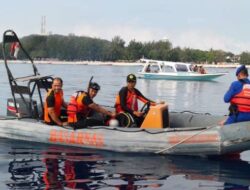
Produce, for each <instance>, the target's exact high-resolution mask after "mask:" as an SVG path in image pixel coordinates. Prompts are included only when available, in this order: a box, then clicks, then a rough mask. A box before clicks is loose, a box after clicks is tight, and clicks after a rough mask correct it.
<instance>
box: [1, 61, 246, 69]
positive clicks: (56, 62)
mask: <svg viewBox="0 0 250 190" xmlns="http://www.w3.org/2000/svg"><path fill="white" fill-rule="evenodd" d="M3 62H4V60H0V63H3ZM9 63H24V61H22V60H11V61H9ZM34 63H35V64H55V65H57V64H58V65H64V64H65V65H70V64H74V65H97V66H105V65H109V66H110V65H113V66H142V65H143V63H140V62H125V61H122V62H110V61H107V62H104V61H59V60H34ZM194 65H198V66H200V65H202V66H203V67H205V68H236V67H238V66H239V63H220V64H195V63H194ZM247 67H248V68H250V66H247Z"/></svg>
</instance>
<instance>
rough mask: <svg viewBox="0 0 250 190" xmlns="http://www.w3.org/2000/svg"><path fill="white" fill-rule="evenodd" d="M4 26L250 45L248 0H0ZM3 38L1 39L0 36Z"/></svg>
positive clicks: (201, 44) (186, 44)
mask: <svg viewBox="0 0 250 190" xmlns="http://www.w3.org/2000/svg"><path fill="white" fill-rule="evenodd" d="M0 3H1V7H2V8H1V11H0V32H1V34H3V32H4V31H5V30H7V29H13V30H14V31H15V32H16V33H17V34H18V36H19V37H23V36H27V35H30V34H40V33H41V22H42V17H43V16H45V18H46V25H45V30H46V33H51V34H62V35H68V34H75V35H79V36H90V37H95V38H101V39H107V40H112V38H113V37H114V36H120V37H121V38H122V39H124V40H125V41H126V44H128V43H129V41H131V40H135V41H141V42H148V41H158V40H165V39H168V40H169V41H170V42H171V43H172V44H173V47H177V46H178V47H181V48H193V49H201V50H209V49H211V48H212V49H221V50H224V51H230V52H232V53H235V54H240V53H242V52H243V51H250V11H249V10H250V9H249V8H250V1H249V0H22V1H21V0H11V1H6V0H0ZM1 41H2V40H1Z"/></svg>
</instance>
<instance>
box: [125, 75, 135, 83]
mask: <svg viewBox="0 0 250 190" xmlns="http://www.w3.org/2000/svg"><path fill="white" fill-rule="evenodd" d="M127 82H136V76H135V75H134V74H129V75H128V76H127Z"/></svg>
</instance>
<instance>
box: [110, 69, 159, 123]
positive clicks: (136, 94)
mask: <svg viewBox="0 0 250 190" xmlns="http://www.w3.org/2000/svg"><path fill="white" fill-rule="evenodd" d="M135 85H136V76H135V75H134V74H129V75H128V76H127V86H125V87H122V88H121V90H120V91H119V94H118V96H117V97H116V102H115V109H116V113H117V114H119V113H121V112H125V113H128V114H130V115H131V116H132V117H133V118H134V119H135V121H136V124H137V126H140V125H141V123H142V121H143V119H144V118H143V115H144V113H143V112H141V111H139V108H138V100H140V101H142V102H143V103H147V102H150V105H152V106H154V105H156V103H155V102H154V101H151V100H149V99H148V98H146V97H145V96H143V95H142V93H141V92H140V91H139V90H138V89H136V88H135ZM161 103H163V102H161Z"/></svg>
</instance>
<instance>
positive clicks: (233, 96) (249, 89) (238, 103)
mask: <svg viewBox="0 0 250 190" xmlns="http://www.w3.org/2000/svg"><path fill="white" fill-rule="evenodd" d="M236 77H237V79H238V80H237V81H234V82H233V83H232V84H231V86H230V88H229V90H228V91H227V92H226V94H225V95H224V101H225V102H230V107H229V111H230V113H229V117H228V118H227V120H226V121H225V122H224V125H227V124H231V123H236V122H242V121H250V80H249V79H248V70H247V68H246V66H245V65H241V66H240V67H238V68H237V70H236Z"/></svg>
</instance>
